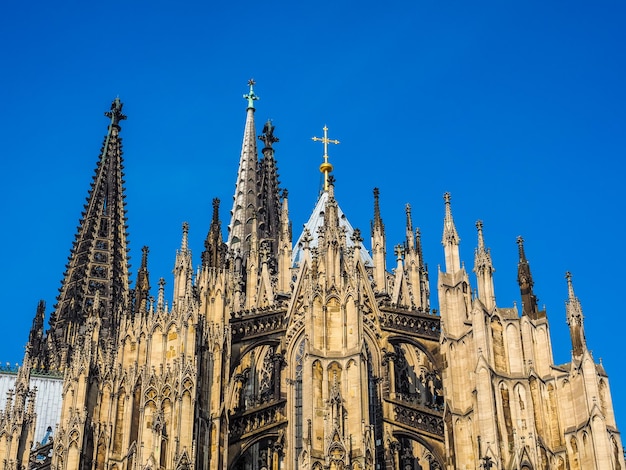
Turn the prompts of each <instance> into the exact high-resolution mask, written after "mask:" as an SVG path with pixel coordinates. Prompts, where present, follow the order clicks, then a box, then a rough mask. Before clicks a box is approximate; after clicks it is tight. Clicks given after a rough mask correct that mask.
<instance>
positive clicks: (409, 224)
mask: <svg viewBox="0 0 626 470" xmlns="http://www.w3.org/2000/svg"><path fill="white" fill-rule="evenodd" d="M404 211H405V212H406V249H407V250H409V251H415V249H416V246H415V236H414V234H413V219H412V218H411V204H406V205H405V206H404Z"/></svg>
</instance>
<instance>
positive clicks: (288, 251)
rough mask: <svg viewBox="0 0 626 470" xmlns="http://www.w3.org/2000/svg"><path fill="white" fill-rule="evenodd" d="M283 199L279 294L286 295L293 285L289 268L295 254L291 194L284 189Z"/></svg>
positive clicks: (279, 236)
mask: <svg viewBox="0 0 626 470" xmlns="http://www.w3.org/2000/svg"><path fill="white" fill-rule="evenodd" d="M282 197H283V200H282V205H281V210H280V230H279V235H278V292H281V293H286V292H288V291H289V284H290V283H291V271H290V269H289V267H290V265H291V257H292V254H293V248H292V244H291V240H292V233H291V232H292V230H291V221H290V220H289V193H288V192H287V190H286V189H283V192H282Z"/></svg>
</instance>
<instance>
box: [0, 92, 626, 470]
mask: <svg viewBox="0 0 626 470" xmlns="http://www.w3.org/2000/svg"><path fill="white" fill-rule="evenodd" d="M253 85H254V82H253V81H250V83H249V86H250V88H249V91H248V93H247V94H246V95H245V96H244V97H245V98H246V103H247V110H246V119H245V128H244V135H243V145H242V150H241V158H240V161H239V170H238V173H237V175H236V177H237V181H236V189H235V194H234V202H233V206H232V210H231V213H230V223H229V225H228V230H227V238H226V239H224V238H223V231H222V226H221V221H220V212H219V200H217V199H215V200H214V201H213V217H212V220H211V221H210V225H209V227H208V235H207V237H206V241H205V242H204V251H203V253H202V257H201V264H200V266H199V267H196V266H195V265H194V261H193V260H192V256H191V251H190V249H189V246H188V231H189V227H188V225H187V224H183V227H182V241H181V245H180V249H179V250H178V251H177V253H176V259H175V268H174V283H173V288H172V291H171V292H169V293H166V291H165V281H164V280H163V278H161V279H160V280H159V281H158V286H157V287H156V289H153V287H152V286H151V279H150V275H149V270H148V254H149V252H148V248H147V247H144V248H143V252H142V257H141V266H140V267H139V269H138V272H137V275H136V279H135V280H134V286H133V287H132V288H131V281H130V275H129V266H128V243H127V233H126V209H125V201H124V197H125V196H124V191H125V189H124V181H123V162H122V144H121V138H120V130H121V126H120V125H121V122H122V120H124V119H126V116H124V114H122V103H121V102H120V101H119V99H116V100H115V101H114V102H113V104H112V106H111V109H110V111H108V112H107V113H106V116H107V117H108V119H109V126H108V132H107V134H106V137H105V139H104V143H103V146H102V151H101V154H100V157H99V161H98V163H97V167H96V170H95V174H94V177H93V181H92V183H91V187H90V190H89V195H88V199H87V203H86V205H85V207H84V211H83V213H82V219H81V222H80V226H79V227H78V231H77V234H76V238H75V240H74V243H73V245H72V249H71V254H70V258H69V262H68V265H67V268H66V271H65V274H64V280H63V283H62V286H61V289H60V294H59V296H58V299H57V304H56V305H55V307H54V311H53V312H52V313H51V315H50V317H49V320H48V323H49V328H48V329H47V330H45V331H44V315H45V305H44V304H43V303H41V304H40V305H39V308H38V309H37V312H36V316H35V319H34V321H33V327H32V329H31V333H30V337H29V341H28V345H27V348H26V352H25V356H24V361H23V364H22V366H21V367H20V369H19V371H17V373H16V374H14V376H13V377H12V379H11V380H13V382H12V385H11V389H10V390H9V391H8V393H7V399H6V403H5V406H4V410H3V411H1V412H0V464H1V465H2V469H15V470H20V469H31V468H41V469H43V468H51V469H55V470H79V469H80V470H104V469H108V470H148V469H150V470H157V469H168V470H169V469H171V470H183V469H194V470H209V469H210V470H231V469H233V470H296V469H297V470H301V469H308V470H383V469H385V470H418V469H422V470H426V469H430V470H434V469H438V470H443V469H447V470H452V469H472V470H475V469H486V470H487V469H494V470H495V469H524V470H547V469H555V470H566V469H571V470H590V469H598V470H608V469H612V470H617V469H621V470H626V466H625V464H624V457H623V448H622V442H621V438H620V434H619V432H618V430H617V428H616V422H615V416H614V412H613V406H612V400H611V394H610V389H609V383H608V377H607V374H606V372H605V371H604V369H603V367H602V365H600V364H596V363H594V360H593V358H592V356H591V353H590V351H589V349H588V348H587V345H586V342H585V333H584V324H583V315H582V308H581V304H580V302H579V301H578V299H577V297H576V295H575V293H574V288H573V283H572V277H571V275H569V274H568V275H567V285H566V286H564V290H565V288H566V289H567V291H568V301H567V306H566V314H567V323H568V325H569V329H570V333H571V341H572V360H571V362H570V363H568V364H564V365H558V366H557V365H555V364H554V362H553V358H552V349H551V343H550V331H549V327H548V320H547V317H546V312H545V311H544V310H540V309H539V307H538V305H537V300H536V297H535V295H534V293H533V278H532V275H531V271H530V266H529V263H528V261H527V258H526V254H525V251H524V242H523V240H522V239H521V238H519V239H518V247H519V248H518V249H519V265H518V283H519V287H520V292H521V298H522V304H521V308H520V309H519V311H518V309H517V308H516V307H513V308H509V307H499V306H497V305H496V301H495V295H494V280H493V272H494V268H493V265H492V262H491V256H490V252H489V249H488V248H486V245H485V239H484V234H483V227H482V224H481V223H480V222H478V223H477V224H476V227H477V248H476V251H475V260H474V268H473V271H474V273H475V275H476V280H477V281H476V282H477V285H476V291H474V289H473V288H472V287H471V285H470V279H469V273H468V272H467V271H466V269H465V268H464V266H463V264H462V263H461V260H460V256H459V236H458V233H457V230H456V228H455V223H454V219H453V215H452V205H451V197H450V195H449V194H448V193H446V194H445V195H444V206H443V210H442V212H443V215H444V222H443V238H442V244H443V251H444V256H445V264H444V267H443V268H442V270H441V269H440V270H439V272H438V273H437V276H436V277H437V295H438V299H439V301H438V304H439V312H437V311H436V310H433V309H432V308H431V304H430V296H431V292H430V281H429V276H430V275H429V272H428V269H427V266H426V263H425V261H424V259H423V257H422V247H421V240H420V232H419V229H414V228H413V222H412V216H411V208H410V206H408V205H407V207H406V239H405V240H404V241H403V242H402V243H401V244H399V245H397V246H395V247H394V250H393V253H394V257H393V259H394V263H393V266H388V264H387V261H388V259H387V245H386V237H385V226H384V223H383V219H382V215H381V211H380V206H379V198H380V194H379V191H378V190H377V189H374V193H373V221H372V223H371V233H370V236H371V245H370V246H371V249H370V250H368V249H366V247H365V246H364V245H363V234H362V233H361V232H360V231H359V230H358V229H356V228H353V227H352V225H351V224H350V222H349V221H348V219H347V217H346V216H345V215H344V213H343V211H342V210H341V208H340V206H339V204H338V201H337V200H336V199H335V195H334V186H335V182H334V179H333V177H332V174H331V172H332V165H331V164H330V163H329V161H328V154H327V152H326V148H327V146H328V144H330V143H335V142H336V141H333V140H331V139H329V138H328V135H327V134H326V129H325V132H324V136H323V137H321V138H319V139H317V140H320V141H321V142H323V144H324V148H325V152H324V157H325V158H324V163H323V164H322V165H321V167H320V170H321V172H322V173H323V175H324V188H323V191H322V192H321V194H320V196H319V199H318V201H317V204H316V206H315V209H314V211H313V213H312V214H311V215H310V218H309V219H308V222H307V224H306V225H305V227H304V229H303V230H302V232H301V233H299V234H296V237H297V238H295V243H294V236H293V234H292V227H291V222H290V216H289V205H288V194H287V191H286V190H285V189H281V188H280V187H279V182H278V171H277V164H276V159H275V155H274V145H275V144H276V143H277V142H278V138H277V137H276V136H275V135H274V127H273V125H272V123H271V122H270V121H268V122H267V123H266V124H265V125H264V127H263V129H262V133H261V135H260V136H258V138H257V133H256V127H255V100H256V98H257V96H256V95H255V92H254V88H253ZM259 142H261V144H262V148H261V153H260V155H259V152H258V150H257V145H259V147H261V145H260V144H259ZM131 184H132V182H131ZM472 292H476V293H475V294H472ZM36 377H48V379H46V380H48V381H53V382H54V381H56V383H58V384H59V386H58V387H56V388H55V387H52V386H50V387H48V388H45V387H43V388H42V387H39V388H37V390H36V389H35V387H34V386H33V381H34V380H35V378H36ZM44 398H45V401H46V403H48V405H46V406H47V407H48V408H49V407H50V406H51V405H50V404H51V403H56V404H57V405H58V410H59V411H58V414H57V416H56V417H53V418H50V417H48V418H46V419H47V420H48V422H43V423H40V422H38V420H42V419H43V417H42V415H41V413H38V412H37V411H36V406H37V403H38V402H39V401H41V400H43V399H44ZM38 426H39V428H38ZM37 429H46V433H45V437H44V436H42V435H38V431H37Z"/></svg>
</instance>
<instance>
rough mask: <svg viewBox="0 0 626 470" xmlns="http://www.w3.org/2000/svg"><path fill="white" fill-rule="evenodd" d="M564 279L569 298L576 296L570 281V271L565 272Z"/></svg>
mask: <svg viewBox="0 0 626 470" xmlns="http://www.w3.org/2000/svg"><path fill="white" fill-rule="evenodd" d="M565 279H567V294H568V297H569V298H570V300H571V299H573V298H575V297H576V295H575V294H574V284H573V283H572V273H570V272H569V271H567V272H566V273H565Z"/></svg>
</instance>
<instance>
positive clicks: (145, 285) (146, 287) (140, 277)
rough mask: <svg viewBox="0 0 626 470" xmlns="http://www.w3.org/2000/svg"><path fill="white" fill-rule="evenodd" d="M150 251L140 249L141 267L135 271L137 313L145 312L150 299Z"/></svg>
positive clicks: (145, 248)
mask: <svg viewBox="0 0 626 470" xmlns="http://www.w3.org/2000/svg"><path fill="white" fill-rule="evenodd" d="M149 252H150V249H149V248H148V247H147V246H144V247H143V248H142V249H141V266H140V267H139V270H138V271H137V281H136V283H135V308H136V309H137V312H145V311H146V310H147V308H148V299H149V297H150V273H149V272H148V253H149Z"/></svg>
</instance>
